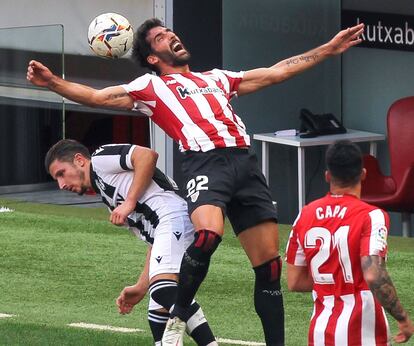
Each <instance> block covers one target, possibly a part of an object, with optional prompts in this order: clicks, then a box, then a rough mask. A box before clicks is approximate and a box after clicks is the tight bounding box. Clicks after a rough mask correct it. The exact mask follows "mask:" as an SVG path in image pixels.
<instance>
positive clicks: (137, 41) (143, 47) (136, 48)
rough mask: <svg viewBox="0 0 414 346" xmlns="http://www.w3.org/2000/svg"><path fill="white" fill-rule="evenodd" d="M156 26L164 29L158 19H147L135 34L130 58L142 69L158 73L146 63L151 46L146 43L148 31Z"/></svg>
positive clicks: (152, 66)
mask: <svg viewBox="0 0 414 346" xmlns="http://www.w3.org/2000/svg"><path fill="white" fill-rule="evenodd" d="M157 26H162V27H164V24H163V22H162V21H161V20H159V19H158V18H151V19H147V20H146V21H145V22H144V23H142V24H141V26H140V27H139V28H138V29H137V31H136V32H135V37H134V42H133V44H132V57H133V59H134V60H135V61H137V62H138V63H139V64H140V65H141V66H142V67H148V68H149V69H151V70H152V71H155V72H158V70H157V68H156V67H155V66H154V65H151V64H150V63H148V61H147V58H148V56H149V55H150V54H151V53H152V49H151V44H150V43H149V42H148V41H147V35H148V31H150V30H151V29H153V28H156V27H157Z"/></svg>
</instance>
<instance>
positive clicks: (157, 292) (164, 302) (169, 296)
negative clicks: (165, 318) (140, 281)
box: [149, 279, 177, 311]
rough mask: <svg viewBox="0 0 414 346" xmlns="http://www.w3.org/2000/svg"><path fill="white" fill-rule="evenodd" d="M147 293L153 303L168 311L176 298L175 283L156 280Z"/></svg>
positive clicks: (166, 280)
mask: <svg viewBox="0 0 414 346" xmlns="http://www.w3.org/2000/svg"><path fill="white" fill-rule="evenodd" d="M149 293H150V296H151V298H152V299H153V300H154V302H156V303H157V304H159V305H161V306H162V307H164V308H165V309H167V310H168V311H169V310H170V309H171V307H172V306H173V304H174V302H175V298H176V296H177V282H175V281H174V280H168V279H161V280H157V281H155V282H153V283H152V284H151V285H150V287H149Z"/></svg>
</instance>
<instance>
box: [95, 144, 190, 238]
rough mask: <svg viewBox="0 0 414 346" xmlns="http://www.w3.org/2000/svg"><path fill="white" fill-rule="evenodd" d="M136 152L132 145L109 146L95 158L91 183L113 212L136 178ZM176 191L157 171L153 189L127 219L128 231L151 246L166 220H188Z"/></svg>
mask: <svg viewBox="0 0 414 346" xmlns="http://www.w3.org/2000/svg"><path fill="white" fill-rule="evenodd" d="M134 148H135V145H131V144H109V145H103V146H101V147H100V148H99V149H97V150H96V151H95V152H94V153H93V154H92V157H91V170H90V172H91V183H92V186H93V188H94V190H95V191H96V192H97V193H99V194H100V195H101V196H102V201H103V202H104V203H105V204H106V205H107V206H108V208H109V209H110V210H114V209H115V208H116V207H117V206H118V205H120V204H121V203H122V202H123V201H124V200H125V198H126V196H127V194H128V191H129V188H130V186H131V183H132V179H133V176H134V172H133V166H132V163H131V155H132V152H133V150H134ZM176 190H178V188H177V186H176V184H175V182H174V181H173V180H172V179H170V178H168V177H167V176H166V175H164V174H163V173H162V172H161V171H160V170H158V169H156V171H155V173H154V176H153V178H152V182H151V184H150V186H149V187H148V188H147V190H146V191H145V193H144V194H143V196H141V198H140V199H139V200H138V201H137V204H136V207H135V210H134V211H133V212H132V213H131V214H129V215H128V218H127V223H128V225H127V226H128V228H129V229H130V230H131V231H133V232H134V233H135V234H136V235H137V236H139V237H141V239H142V240H144V241H145V242H147V243H148V244H151V245H152V244H153V243H154V233H155V229H156V227H157V226H158V225H159V224H160V223H161V222H163V220H165V219H174V218H177V217H186V218H188V212H187V204H186V202H185V201H184V200H183V199H182V198H181V197H180V196H178V195H177V194H176V193H175V191H176ZM172 232H174V231H172ZM176 236H178V235H176Z"/></svg>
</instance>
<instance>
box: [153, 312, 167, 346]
mask: <svg viewBox="0 0 414 346" xmlns="http://www.w3.org/2000/svg"><path fill="white" fill-rule="evenodd" d="M169 316H170V314H169V313H168V312H161V311H157V310H149V311H148V322H149V325H150V328H151V333H152V337H153V338H154V341H155V344H156V345H157V343H159V345H161V339H162V334H163V333H164V329H165V325H166V324H167V321H168V317H169Z"/></svg>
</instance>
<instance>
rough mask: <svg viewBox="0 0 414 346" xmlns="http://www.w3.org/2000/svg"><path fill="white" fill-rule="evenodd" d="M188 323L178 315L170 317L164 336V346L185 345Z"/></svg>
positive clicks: (162, 343)
mask: <svg viewBox="0 0 414 346" xmlns="http://www.w3.org/2000/svg"><path fill="white" fill-rule="evenodd" d="M185 327H186V323H185V322H184V321H181V320H180V319H179V318H178V317H173V318H170V319H168V322H167V325H166V326H165V331H164V334H163V336H162V341H161V345H162V346H183V339H184V333H185Z"/></svg>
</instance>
